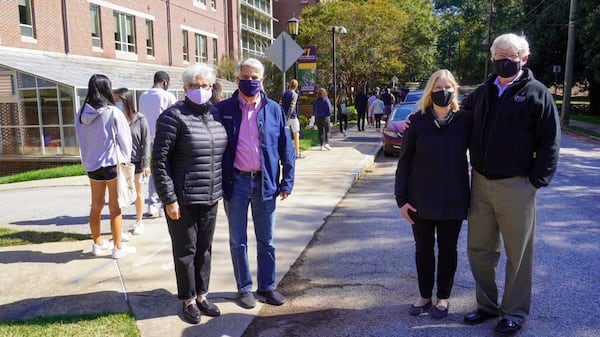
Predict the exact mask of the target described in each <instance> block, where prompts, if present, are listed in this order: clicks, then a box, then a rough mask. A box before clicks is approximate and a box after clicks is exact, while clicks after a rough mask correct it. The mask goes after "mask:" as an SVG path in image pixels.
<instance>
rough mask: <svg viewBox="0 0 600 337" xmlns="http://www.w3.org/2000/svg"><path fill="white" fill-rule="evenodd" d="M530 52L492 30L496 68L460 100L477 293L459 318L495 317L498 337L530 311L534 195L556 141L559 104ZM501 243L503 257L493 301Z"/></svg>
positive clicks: (546, 177)
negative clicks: (468, 118) (469, 114)
mask: <svg viewBox="0 0 600 337" xmlns="http://www.w3.org/2000/svg"><path fill="white" fill-rule="evenodd" d="M529 53H530V52H529V43H528V42H527V40H526V39H525V38H524V37H522V36H518V35H515V34H504V35H500V36H498V37H497V38H496V39H495V40H494V42H493V44H492V47H491V55H492V58H491V59H492V62H493V64H494V70H495V73H494V74H491V75H490V76H489V77H488V79H487V80H486V81H485V83H484V84H482V85H481V86H479V87H478V88H477V89H476V90H475V91H474V92H473V93H471V94H470V95H469V96H468V97H466V98H465V99H464V101H463V106H464V107H465V108H467V109H469V110H472V111H473V113H474V127H473V133H472V138H471V147H470V149H469V152H470V156H471V165H472V167H473V170H472V171H471V176H472V182H471V186H472V187H471V206H470V210H469V218H468V221H469V231H468V239H467V252H468V256H469V262H470V265H471V271H472V273H473V277H474V279H475V284H476V298H477V310H475V311H474V312H471V313H469V314H467V315H466V316H465V317H464V321H465V323H466V324H479V323H481V322H484V321H486V320H488V319H491V318H495V317H498V316H501V320H500V321H499V322H498V323H497V325H496V327H495V329H494V331H495V332H496V333H497V334H498V335H502V336H512V335H515V334H516V333H517V332H518V331H519V330H520V329H521V327H522V326H523V324H524V323H525V321H526V319H527V317H528V316H529V311H530V307H531V282H532V277H533V276H532V274H533V272H532V268H533V252H534V242H535V196H536V192H537V189H539V188H541V187H544V186H547V185H548V184H549V183H550V181H551V180H552V177H553V176H554V172H555V171H556V166H557V164H558V154H559V148H560V137H561V134H560V121H559V116H558V110H557V108H556V105H555V103H554V99H553V98H552V95H551V94H550V92H549V91H548V89H547V88H546V86H544V85H543V84H542V83H541V82H539V81H537V80H536V79H535V78H534V77H533V73H532V72H531V70H529V69H528V68H525V67H524V65H525V64H526V62H527V61H528V59H529ZM501 243H503V244H504V251H505V253H506V257H507V262H506V266H505V268H506V278H505V281H504V294H503V295H502V302H501V303H498V287H497V285H496V266H497V264H498V260H499V258H500V252H501Z"/></svg>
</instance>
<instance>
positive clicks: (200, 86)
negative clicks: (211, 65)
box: [190, 83, 212, 90]
mask: <svg viewBox="0 0 600 337" xmlns="http://www.w3.org/2000/svg"><path fill="white" fill-rule="evenodd" d="M210 87H212V84H206V83H204V84H195V83H194V84H190V89H204V90H206V89H208V88H210Z"/></svg>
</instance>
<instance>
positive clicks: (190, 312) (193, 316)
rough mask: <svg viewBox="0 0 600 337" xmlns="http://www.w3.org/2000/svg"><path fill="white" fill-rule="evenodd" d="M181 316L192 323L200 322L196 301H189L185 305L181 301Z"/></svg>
mask: <svg viewBox="0 0 600 337" xmlns="http://www.w3.org/2000/svg"><path fill="white" fill-rule="evenodd" d="M183 317H185V319H186V320H187V321H188V322H190V323H192V324H198V323H200V309H199V308H198V305H197V304H196V302H193V303H190V304H188V305H187V306H186V305H185V302H183Z"/></svg>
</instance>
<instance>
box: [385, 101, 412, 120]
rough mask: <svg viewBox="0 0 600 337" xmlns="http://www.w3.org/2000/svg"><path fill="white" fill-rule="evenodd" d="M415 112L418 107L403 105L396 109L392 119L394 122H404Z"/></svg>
mask: <svg viewBox="0 0 600 337" xmlns="http://www.w3.org/2000/svg"><path fill="white" fill-rule="evenodd" d="M414 110H416V106H414V105H401V106H398V107H396V109H395V110H394V112H393V113H392V117H391V118H390V119H391V120H393V121H403V120H405V119H406V117H408V115H410V113H411V112H413V111H414Z"/></svg>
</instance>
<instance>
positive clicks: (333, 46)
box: [331, 27, 348, 124]
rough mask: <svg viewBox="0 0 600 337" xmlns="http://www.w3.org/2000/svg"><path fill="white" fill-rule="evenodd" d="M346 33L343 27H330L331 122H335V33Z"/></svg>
mask: <svg viewBox="0 0 600 337" xmlns="http://www.w3.org/2000/svg"><path fill="white" fill-rule="evenodd" d="M336 32H337V33H342V34H346V33H348V31H347V30H346V28H344V27H331V50H332V58H333V104H332V105H333V123H334V124H335V123H337V111H336V105H337V93H336V91H337V88H336V87H337V78H336V73H335V71H336V69H335V33H336Z"/></svg>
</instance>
